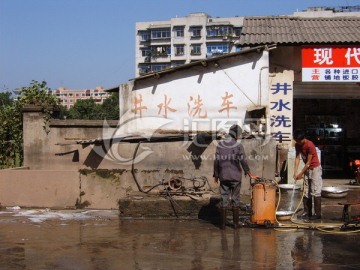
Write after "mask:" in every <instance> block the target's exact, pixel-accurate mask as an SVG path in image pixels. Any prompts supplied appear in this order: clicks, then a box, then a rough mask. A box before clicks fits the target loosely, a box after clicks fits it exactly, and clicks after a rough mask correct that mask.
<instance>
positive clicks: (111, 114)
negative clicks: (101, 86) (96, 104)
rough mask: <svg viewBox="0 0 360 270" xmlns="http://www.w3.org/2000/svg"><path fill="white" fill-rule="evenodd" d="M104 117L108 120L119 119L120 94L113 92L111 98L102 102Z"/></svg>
mask: <svg viewBox="0 0 360 270" xmlns="http://www.w3.org/2000/svg"><path fill="white" fill-rule="evenodd" d="M101 107H102V111H103V115H104V118H106V119H108V120H118V119H119V94H118V93H112V94H111V97H110V98H107V99H105V100H104V102H103V104H102V106H101Z"/></svg>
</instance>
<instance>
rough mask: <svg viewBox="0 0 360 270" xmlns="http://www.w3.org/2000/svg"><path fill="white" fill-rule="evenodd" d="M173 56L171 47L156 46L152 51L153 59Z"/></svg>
mask: <svg viewBox="0 0 360 270" xmlns="http://www.w3.org/2000/svg"><path fill="white" fill-rule="evenodd" d="M169 54H171V47H170V46H156V47H153V49H152V51H151V56H152V57H155V58H156V57H161V56H168V55H169Z"/></svg>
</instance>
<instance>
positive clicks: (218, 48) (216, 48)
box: [206, 43, 229, 56]
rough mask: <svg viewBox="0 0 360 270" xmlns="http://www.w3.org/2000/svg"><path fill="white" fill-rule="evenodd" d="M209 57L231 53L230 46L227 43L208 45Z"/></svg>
mask: <svg viewBox="0 0 360 270" xmlns="http://www.w3.org/2000/svg"><path fill="white" fill-rule="evenodd" d="M206 52H207V55H208V56H215V55H221V54H223V53H228V52H229V44H227V43H211V44H207V45H206Z"/></svg>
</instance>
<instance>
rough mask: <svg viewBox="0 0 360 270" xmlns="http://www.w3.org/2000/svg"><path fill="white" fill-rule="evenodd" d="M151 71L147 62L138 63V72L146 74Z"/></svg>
mask: <svg viewBox="0 0 360 270" xmlns="http://www.w3.org/2000/svg"><path fill="white" fill-rule="evenodd" d="M150 71H151V67H150V65H148V64H140V65H139V74H140V75H142V74H146V73H149V72H150Z"/></svg>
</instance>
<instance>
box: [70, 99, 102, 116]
mask: <svg viewBox="0 0 360 270" xmlns="http://www.w3.org/2000/svg"><path fill="white" fill-rule="evenodd" d="M69 116H70V118H71V119H87V120H91V119H102V118H103V112H102V110H101V105H100V104H96V102H95V100H94V99H92V98H90V99H79V100H77V101H76V103H75V104H74V106H73V107H71V108H70V110H69Z"/></svg>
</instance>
